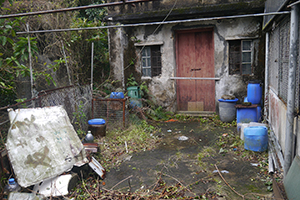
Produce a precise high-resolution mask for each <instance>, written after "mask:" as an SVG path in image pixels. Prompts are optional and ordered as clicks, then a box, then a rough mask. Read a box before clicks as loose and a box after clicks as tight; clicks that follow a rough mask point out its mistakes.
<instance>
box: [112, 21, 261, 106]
mask: <svg viewBox="0 0 300 200" xmlns="http://www.w3.org/2000/svg"><path fill="white" fill-rule="evenodd" d="M205 27H212V28H213V29H214V44H215V53H214V57H215V77H218V78H220V81H216V88H215V89H216V90H215V91H216V95H215V97H216V98H215V100H216V102H217V99H219V98H221V96H222V95H223V94H231V95H235V96H237V97H239V98H240V100H242V99H243V97H245V96H246V95H247V91H246V89H247V81H248V80H249V79H254V78H255V74H254V75H252V76H241V75H229V70H228V40H233V39H249V38H250V39H253V43H254V51H253V52H254V54H255V55H254V63H253V66H254V68H257V67H264V66H263V65H262V64H261V63H259V62H258V54H259V53H263V51H262V52H260V50H259V48H258V47H259V42H260V39H259V37H260V30H261V18H258V17H253V18H236V19H228V20H214V21H205V22H193V23H180V24H168V25H162V26H160V27H157V25H155V26H139V27H134V28H130V29H129V28H127V29H126V31H124V33H123V34H122V36H123V37H124V38H125V39H124V41H128V42H123V46H124V59H125V58H126V57H128V56H127V55H129V53H131V54H132V51H134V52H135V53H136V54H135V55H136V56H137V57H136V59H135V63H134V66H132V67H127V63H126V62H125V63H124V65H125V71H124V74H125V82H126V80H127V77H128V71H130V70H131V72H134V73H135V77H136V79H137V80H139V83H140V84H141V83H142V82H143V81H146V82H147V85H148V88H149V90H150V92H151V94H152V95H153V96H154V97H155V99H156V103H157V105H159V106H162V107H164V108H167V109H168V110H170V111H176V81H175V80H171V79H170V77H175V76H176V49H175V46H176V45H175V41H176V38H175V31H177V30H184V29H199V28H205ZM129 30H130V31H129ZM117 31H119V30H116V29H112V30H110V53H111V67H112V71H113V72H114V77H115V78H116V79H118V80H121V77H120V75H121V71H120V70H122V67H121V66H120V65H122V63H123V61H122V60H121V58H122V56H120V54H121V53H122V50H121V49H120V48H121V47H122V45H120V42H121V40H120V38H119V36H120V34H117ZM154 31H155V33H154V34H153V32H154ZM131 42H136V43H137V42H142V43H153V42H161V43H163V44H162V45H161V59H162V73H161V75H160V76H157V77H153V78H146V79H143V78H141V79H139V78H140V77H141V66H140V65H141V63H140V57H139V52H140V51H141V48H142V47H135V48H132V47H131V48H128V46H129V44H130V43H131ZM131 46H132V45H131ZM127 59H128V58H127ZM216 105H217V106H218V104H216Z"/></svg>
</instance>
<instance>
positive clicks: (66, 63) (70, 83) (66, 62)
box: [61, 40, 72, 85]
mask: <svg viewBox="0 0 300 200" xmlns="http://www.w3.org/2000/svg"><path fill="white" fill-rule="evenodd" d="M61 45H62V51H63V54H64V58H65V65H66V68H67V73H68V78H69V85H72V81H71V76H70V70H69V66H68V60H67V55H66V52H65V48H64V43H63V41H62V40H61Z"/></svg>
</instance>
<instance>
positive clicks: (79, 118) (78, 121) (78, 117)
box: [73, 101, 87, 137]
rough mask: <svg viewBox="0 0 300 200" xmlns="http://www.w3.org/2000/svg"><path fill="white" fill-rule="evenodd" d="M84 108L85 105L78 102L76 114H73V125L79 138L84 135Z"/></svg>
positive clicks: (85, 119)
mask: <svg viewBox="0 0 300 200" xmlns="http://www.w3.org/2000/svg"><path fill="white" fill-rule="evenodd" d="M84 107H85V105H84V103H83V101H80V102H79V105H78V107H77V110H76V112H73V121H74V120H75V122H74V125H75V127H76V129H77V134H78V135H79V136H80V137H82V136H83V135H84V134H85V131H84V130H83V127H82V124H83V123H86V121H87V116H86V114H85V109H84Z"/></svg>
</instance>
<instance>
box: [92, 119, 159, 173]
mask: <svg viewBox="0 0 300 200" xmlns="http://www.w3.org/2000/svg"><path fill="white" fill-rule="evenodd" d="M155 132H156V128H155V127H154V126H152V125H150V124H149V123H147V121H145V120H143V121H139V120H138V121H135V122H134V123H131V125H130V126H129V127H128V128H126V129H113V130H110V131H107V133H106V137H103V138H101V141H99V142H98V143H99V144H100V148H101V155H100V156H101V158H100V159H101V160H102V161H103V163H104V166H103V167H104V168H105V169H106V170H109V169H111V168H112V167H116V166H118V165H119V164H121V162H122V161H123V160H119V157H118V156H116V155H123V154H128V156H129V155H130V154H132V153H134V152H140V151H146V150H151V149H153V148H154V147H155V144H156V142H157V140H158V138H157V137H156V136H154V135H155ZM125 142H126V143H125ZM123 156H125V155H123Z"/></svg>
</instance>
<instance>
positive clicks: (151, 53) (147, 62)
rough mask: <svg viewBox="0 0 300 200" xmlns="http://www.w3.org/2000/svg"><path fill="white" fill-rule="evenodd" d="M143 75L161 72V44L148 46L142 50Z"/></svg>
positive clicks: (153, 74) (154, 74)
mask: <svg viewBox="0 0 300 200" xmlns="http://www.w3.org/2000/svg"><path fill="white" fill-rule="evenodd" d="M142 73H143V76H146V77H147V76H148V77H153V76H158V75H160V74H161V52H160V46H146V47H145V48H144V49H143V51H142Z"/></svg>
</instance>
